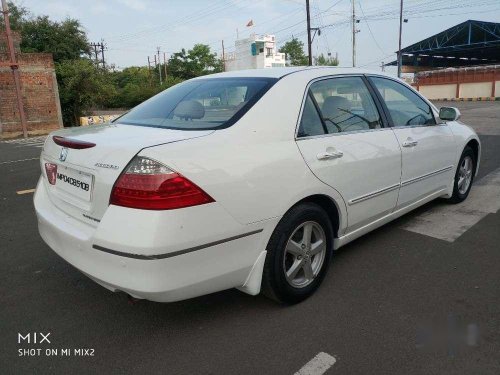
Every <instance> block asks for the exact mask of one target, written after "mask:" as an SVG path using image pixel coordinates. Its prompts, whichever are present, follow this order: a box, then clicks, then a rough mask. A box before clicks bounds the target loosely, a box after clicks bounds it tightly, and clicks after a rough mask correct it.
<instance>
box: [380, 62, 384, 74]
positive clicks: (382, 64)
mask: <svg viewBox="0 0 500 375" xmlns="http://www.w3.org/2000/svg"><path fill="white" fill-rule="evenodd" d="M380 68H382V71H383V72H385V64H384V62H383V61H382V63H381V64H380Z"/></svg>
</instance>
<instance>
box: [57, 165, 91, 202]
mask: <svg viewBox="0 0 500 375" xmlns="http://www.w3.org/2000/svg"><path fill="white" fill-rule="evenodd" d="M92 180H93V178H92V175H91V174H88V173H85V172H81V171H78V170H76V169H73V168H69V167H66V166H63V165H58V166H57V178H56V188H57V189H58V190H61V191H63V192H64V193H67V194H70V195H72V196H75V197H78V198H80V199H82V200H84V201H86V202H90V199H91V197H92Z"/></svg>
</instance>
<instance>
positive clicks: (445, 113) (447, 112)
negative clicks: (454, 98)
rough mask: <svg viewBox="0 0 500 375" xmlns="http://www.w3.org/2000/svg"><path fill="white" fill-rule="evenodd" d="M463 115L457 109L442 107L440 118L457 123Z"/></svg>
mask: <svg viewBox="0 0 500 375" xmlns="http://www.w3.org/2000/svg"><path fill="white" fill-rule="evenodd" d="M460 116H461V113H460V111H459V110H458V108H456V107H441V108H440V109H439V118H440V119H441V120H443V121H456V120H458V119H459V118H460Z"/></svg>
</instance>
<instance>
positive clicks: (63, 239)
mask: <svg viewBox="0 0 500 375" xmlns="http://www.w3.org/2000/svg"><path fill="white" fill-rule="evenodd" d="M34 201H35V209H36V213H37V218H38V227H39V232H40V235H41V236H42V238H43V240H44V241H45V242H46V243H47V244H48V245H49V246H50V247H51V248H52V249H53V250H54V251H55V252H56V253H57V254H58V255H60V256H61V257H62V258H63V259H65V260H66V261H68V262H69V263H70V264H72V265H73V266H75V267H76V268H78V269H79V270H80V271H81V272H83V273H85V274H86V275H88V276H89V277H90V278H92V279H93V280H95V281H96V282H97V283H99V284H101V285H103V286H104V287H106V288H108V289H110V290H113V291H116V290H121V291H124V292H126V293H128V294H130V295H132V296H134V297H137V298H145V299H149V300H152V301H158V302H171V301H177V300H182V299H187V298H191V297H196V296H199V295H203V294H208V293H212V292H216V291H220V290H224V289H229V288H233V287H240V286H242V285H243V284H245V281H246V280H247V277H248V275H249V273H250V271H251V269H252V266H253V265H254V263H255V262H256V260H257V258H258V257H259V255H260V254H261V252H262V251H263V250H264V249H265V247H266V244H267V240H268V239H269V237H270V235H271V232H272V230H273V229H274V225H275V224H276V222H277V220H278V219H276V220H271V221H266V222H265V223H258V224H255V225H241V224H239V223H237V222H236V221H235V220H234V219H233V218H232V217H231V216H230V215H229V214H228V213H227V212H226V211H225V210H224V209H223V208H221V207H220V206H219V205H218V204H208V205H203V206H197V207H191V208H188V209H182V210H172V211H144V210H135V209H127V208H123V207H116V206H110V207H109V208H108V210H107V211H106V213H105V215H104V217H103V218H102V220H101V222H100V223H99V225H98V226H97V227H95V226H92V225H89V224H87V223H85V222H84V221H80V220H77V219H75V218H73V217H70V216H68V215H66V214H65V213H64V212H62V211H61V210H59V209H58V208H57V207H56V206H55V205H54V204H52V202H51V200H50V197H49V196H48V194H47V191H46V189H45V187H44V184H41V183H39V184H38V187H37V190H36V192H35V198H34Z"/></svg>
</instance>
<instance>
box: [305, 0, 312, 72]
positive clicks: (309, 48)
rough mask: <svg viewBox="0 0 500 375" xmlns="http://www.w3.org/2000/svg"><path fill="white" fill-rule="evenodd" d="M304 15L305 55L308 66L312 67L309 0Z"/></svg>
mask: <svg viewBox="0 0 500 375" xmlns="http://www.w3.org/2000/svg"><path fill="white" fill-rule="evenodd" d="M306 14H307V54H308V55H309V56H308V58H309V66H312V50H311V44H312V41H311V14H310V12H309V0H306Z"/></svg>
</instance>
